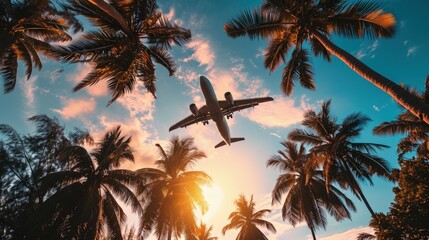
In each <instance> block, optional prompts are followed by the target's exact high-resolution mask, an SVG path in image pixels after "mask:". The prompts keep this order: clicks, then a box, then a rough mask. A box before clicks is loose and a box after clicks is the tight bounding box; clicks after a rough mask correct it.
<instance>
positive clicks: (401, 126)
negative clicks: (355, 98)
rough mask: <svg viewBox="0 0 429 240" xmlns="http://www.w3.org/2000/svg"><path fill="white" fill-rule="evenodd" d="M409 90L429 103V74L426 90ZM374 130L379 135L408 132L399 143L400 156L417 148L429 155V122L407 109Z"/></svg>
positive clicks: (422, 153) (423, 153)
mask: <svg viewBox="0 0 429 240" xmlns="http://www.w3.org/2000/svg"><path fill="white" fill-rule="evenodd" d="M409 91H410V92H411V93H412V94H414V95H415V96H416V97H418V98H419V99H421V101H424V102H425V103H426V104H429V76H428V77H427V78H426V86H425V91H424V92H422V93H420V92H418V91H417V90H413V89H409ZM373 132H374V133H375V134H379V135H394V134H406V136H405V137H404V138H402V139H401V142H400V143H399V144H398V152H399V153H400V157H401V156H402V155H404V154H405V153H407V152H411V151H414V150H417V152H418V153H419V154H421V155H422V156H423V155H426V156H429V124H427V123H425V122H424V121H423V120H422V119H421V118H419V117H416V116H415V115H413V114H412V113H410V112H409V111H407V110H405V111H403V112H402V113H400V114H399V115H398V116H397V118H396V120H393V121H390V122H383V123H381V124H380V125H378V126H377V127H375V128H374V129H373Z"/></svg>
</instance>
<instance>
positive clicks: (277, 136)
mask: <svg viewBox="0 0 429 240" xmlns="http://www.w3.org/2000/svg"><path fill="white" fill-rule="evenodd" d="M270 135H271V136H274V137H276V138H278V139H282V137H281V136H280V135H278V134H277V133H273V132H271V133H270Z"/></svg>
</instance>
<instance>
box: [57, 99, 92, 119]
mask: <svg viewBox="0 0 429 240" xmlns="http://www.w3.org/2000/svg"><path fill="white" fill-rule="evenodd" d="M95 105H96V103H95V100H94V98H90V99H70V100H67V101H66V102H65V104H64V107H63V108H62V109H53V111H54V112H57V113H59V114H60V115H61V117H62V118H64V119H66V120H67V119H70V118H76V117H79V116H82V115H83V114H86V113H92V112H94V110H95Z"/></svg>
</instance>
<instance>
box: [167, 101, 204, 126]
mask: <svg viewBox="0 0 429 240" xmlns="http://www.w3.org/2000/svg"><path fill="white" fill-rule="evenodd" d="M198 112H199V114H198V115H197V116H195V115H193V114H191V115H189V116H187V117H185V118H184V119H182V120H180V121H179V122H177V123H175V124H173V125H172V126H171V127H170V128H169V129H168V131H173V130H174V129H177V128H184V127H187V126H189V125H192V124H194V123H198V122H202V121H207V120H210V119H211V117H210V114H209V112H208V108H207V106H206V105H204V106H202V107H201V108H200V109H198Z"/></svg>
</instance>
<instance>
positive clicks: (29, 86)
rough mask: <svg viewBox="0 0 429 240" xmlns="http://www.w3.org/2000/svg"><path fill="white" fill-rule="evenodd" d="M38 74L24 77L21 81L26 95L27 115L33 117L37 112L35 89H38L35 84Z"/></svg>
mask: <svg viewBox="0 0 429 240" xmlns="http://www.w3.org/2000/svg"><path fill="white" fill-rule="evenodd" d="M35 81H37V76H32V77H30V79H28V80H27V78H24V79H22V80H21V81H20V86H21V89H22V92H23V94H24V97H25V115H26V117H27V118H28V117H32V116H34V115H35V114H36V113H35V91H36V90H37V89H38V88H37V86H36V85H35Z"/></svg>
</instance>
